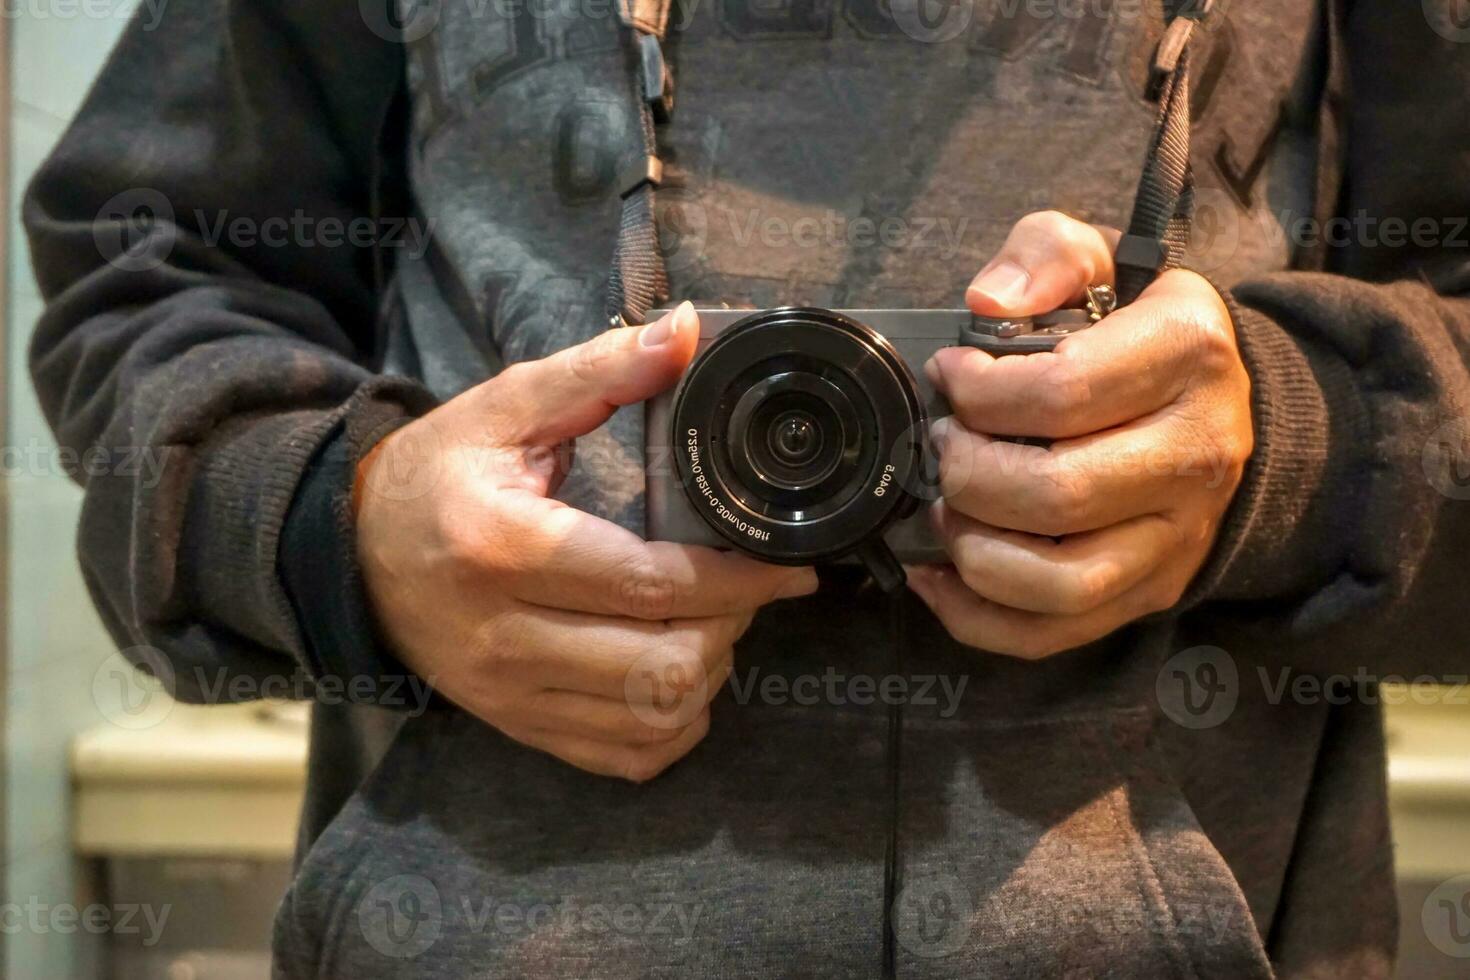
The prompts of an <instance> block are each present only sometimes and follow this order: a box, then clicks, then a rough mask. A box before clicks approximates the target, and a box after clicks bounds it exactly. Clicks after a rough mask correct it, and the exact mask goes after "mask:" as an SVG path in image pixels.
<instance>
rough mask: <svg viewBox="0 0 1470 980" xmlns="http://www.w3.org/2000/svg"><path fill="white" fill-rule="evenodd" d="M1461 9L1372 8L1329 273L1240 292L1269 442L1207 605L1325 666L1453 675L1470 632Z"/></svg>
mask: <svg viewBox="0 0 1470 980" xmlns="http://www.w3.org/2000/svg"><path fill="white" fill-rule="evenodd" d="M1454 6H1455V4H1454V3H1453V2H1452V0H1425V2H1424V3H1423V4H1422V5H1421V4H1419V3H1413V4H1404V3H1396V2H1392V0H1359V2H1356V3H1352V4H1350V6H1349V8H1348V13H1347V16H1346V19H1345V22H1344V32H1343V33H1344V37H1343V41H1344V50H1345V56H1346V69H1347V72H1346V74H1347V87H1348V91H1347V98H1346V102H1345V106H1344V108H1345V112H1346V129H1347V151H1346V152H1347V156H1346V161H1345V183H1344V186H1343V192H1342V196H1341V199H1340V205H1339V211H1338V215H1339V217H1338V218H1337V219H1336V220H1335V221H1334V222H1332V223H1331V224H1330V225H1329V226H1328V227H1326V228H1323V229H1319V230H1318V231H1319V232H1320V233H1321V234H1322V235H1323V236H1324V241H1325V242H1326V243H1327V245H1328V247H1329V253H1328V254H1329V258H1328V266H1327V268H1328V271H1327V272H1323V273H1305V272H1285V273H1278V274H1274V275H1270V276H1266V277H1263V278H1260V279H1257V280H1254V281H1248V282H1243V283H1240V284H1238V285H1236V286H1235V287H1234V288H1233V289H1232V290H1230V291H1228V295H1227V296H1226V300H1227V303H1228V305H1229V306H1230V307H1231V312H1232V315H1233V317H1234V320H1235V327H1236V333H1237V337H1238V339H1239V342H1240V348H1241V353H1242V357H1243V359H1244V360H1245V363H1246V367H1247V370H1248V372H1249V374H1250V377H1251V382H1252V389H1253V390H1252V405H1251V408H1252V413H1253V417H1254V423H1255V437H1256V450H1255V452H1254V454H1253V456H1252V458H1251V460H1250V461H1249V462H1248V464H1247V468H1246V472H1245V476H1244V479H1243V482H1242V485H1241V487H1240V489H1239V491H1238V492H1237V494H1236V498H1235V501H1234V502H1233V504H1232V507H1231V511H1230V513H1229V514H1228V515H1227V519H1226V523H1225V526H1224V527H1223V528H1222V532H1221V537H1220V540H1219V542H1218V544H1217V546H1216V549H1215V554H1214V556H1213V557H1212V559H1211V561H1210V562H1209V563H1208V564H1207V566H1206V568H1205V569H1204V571H1203V572H1202V573H1201V576H1200V578H1199V580H1198V581H1197V582H1196V585H1195V588H1194V590H1193V591H1194V595H1195V598H1196V599H1201V600H1204V602H1203V604H1202V605H1201V606H1199V607H1198V609H1197V611H1198V612H1199V613H1201V614H1203V615H1206V616H1209V617H1210V618H1211V621H1212V623H1213V625H1214V627H1215V628H1216V629H1218V630H1221V631H1223V633H1217V635H1226V634H1228V633H1229V632H1231V631H1234V630H1237V629H1238V630H1241V631H1245V632H1256V633H1260V634H1261V635H1262V636H1263V637H1266V638H1270V639H1271V640H1272V642H1271V643H1270V645H1271V646H1272V647H1273V648H1274V649H1277V650H1282V651H1285V650H1290V651H1291V653H1290V656H1291V657H1293V658H1295V659H1297V660H1299V661H1300V666H1302V667H1303V668H1305V669H1312V670H1319V671H1330V672H1339V671H1352V670H1356V669H1364V670H1367V671H1370V672H1374V673H1377V674H1378V675H1380V676H1383V675H1387V674H1401V675H1406V676H1419V675H1439V676H1449V675H1456V674H1463V673H1464V664H1465V662H1466V659H1467V655H1466V653H1465V651H1466V650H1470V620H1467V618H1466V617H1465V616H1462V615H1460V611H1461V609H1462V607H1463V603H1464V600H1465V595H1466V592H1465V586H1464V570H1465V568H1466V560H1467V556H1470V370H1467V367H1466V358H1467V356H1470V229H1467V222H1470V219H1467V217H1466V216H1470V31H1465V30H1463V29H1461V30H1458V31H1456V30H1455V29H1454V26H1455V25H1456V24H1457V23H1458V22H1457V21H1455V20H1454V16H1455V15H1454V9H1453V8H1454ZM1259 639H1260V637H1257V638H1256V641H1257V642H1258V641H1259Z"/></svg>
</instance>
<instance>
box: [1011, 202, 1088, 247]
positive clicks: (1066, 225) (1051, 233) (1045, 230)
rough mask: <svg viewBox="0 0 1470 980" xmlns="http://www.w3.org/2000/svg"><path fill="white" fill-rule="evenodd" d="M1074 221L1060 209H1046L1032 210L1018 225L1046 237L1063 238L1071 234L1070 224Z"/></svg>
mask: <svg viewBox="0 0 1470 980" xmlns="http://www.w3.org/2000/svg"><path fill="white" fill-rule="evenodd" d="M1074 223H1075V222H1074V221H1073V219H1072V218H1069V217H1067V216H1066V215H1065V214H1063V213H1062V212H1060V211H1057V210H1055V209H1048V210H1045V211H1032V212H1031V213H1030V214H1028V215H1026V216H1025V217H1024V218H1022V219H1021V220H1020V221H1019V222H1017V225H1018V226H1021V227H1024V228H1025V229H1026V230H1027V231H1030V232H1035V233H1036V234H1038V235H1042V236H1044V237H1047V238H1054V239H1059V240H1065V239H1066V238H1067V236H1068V235H1070V234H1072V232H1073V229H1072V225H1073V224H1074Z"/></svg>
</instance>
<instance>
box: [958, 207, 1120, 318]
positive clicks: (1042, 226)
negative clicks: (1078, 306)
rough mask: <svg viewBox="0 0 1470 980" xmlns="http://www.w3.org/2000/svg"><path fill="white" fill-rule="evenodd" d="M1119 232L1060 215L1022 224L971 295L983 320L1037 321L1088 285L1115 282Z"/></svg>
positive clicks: (1035, 217)
mask: <svg viewBox="0 0 1470 980" xmlns="http://www.w3.org/2000/svg"><path fill="white" fill-rule="evenodd" d="M1118 236H1119V232H1117V231H1116V230H1114V229H1112V228H1103V227H1099V226H1095V225H1089V224H1087V223H1086V222H1082V221H1078V220H1077V219H1076V218H1072V217H1069V216H1067V215H1065V214H1061V213H1059V212H1056V211H1038V212H1036V213H1034V214H1028V215H1026V216H1025V217H1024V218H1022V219H1021V220H1020V221H1018V222H1016V225H1015V227H1013V228H1012V229H1011V232H1010V235H1009V236H1008V237H1007V238H1006V241H1005V244H1004V245H1002V246H1001V248H1000V251H999V253H997V254H996V256H995V258H993V259H991V260H990V262H989V263H987V264H986V266H985V268H983V269H981V270H980V272H979V274H978V275H976V276H975V280H974V281H973V282H971V283H970V287H969V289H967V290H966V291H965V302H966V305H968V306H969V307H970V310H971V311H972V312H974V313H978V314H980V315H981V316H995V317H1002V316H1035V315H1036V314H1038V313H1050V312H1051V311H1052V310H1055V309H1059V308H1060V307H1063V306H1066V305H1067V304H1068V303H1071V302H1075V301H1076V300H1078V299H1080V298H1081V297H1082V294H1083V290H1084V289H1085V288H1086V287H1087V286H1093V285H1099V284H1102V283H1107V284H1109V285H1111V284H1112V282H1113V251H1114V249H1116V248H1117V244H1118Z"/></svg>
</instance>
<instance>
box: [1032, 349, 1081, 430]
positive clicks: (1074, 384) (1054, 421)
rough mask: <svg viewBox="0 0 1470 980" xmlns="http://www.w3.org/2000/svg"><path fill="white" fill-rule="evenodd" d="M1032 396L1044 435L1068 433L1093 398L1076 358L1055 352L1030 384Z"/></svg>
mask: <svg viewBox="0 0 1470 980" xmlns="http://www.w3.org/2000/svg"><path fill="white" fill-rule="evenodd" d="M1032 398H1033V399H1034V405H1033V406H1032V411H1033V413H1034V415H1035V418H1036V421H1037V424H1038V425H1039V426H1041V427H1042V429H1043V430H1044V432H1043V434H1054V433H1060V432H1070V431H1071V429H1072V427H1073V424H1074V422H1075V421H1076V419H1077V417H1078V416H1079V415H1080V414H1081V413H1082V412H1084V411H1085V410H1086V409H1087V407H1088V405H1089V404H1090V403H1091V401H1092V384H1091V382H1090V381H1089V380H1088V378H1087V374H1086V372H1085V371H1084V370H1083V369H1082V368H1081V367H1080V366H1079V365H1078V364H1077V362H1076V361H1074V360H1071V359H1070V358H1067V357H1064V356H1061V355H1056V356H1054V357H1053V358H1052V363H1051V364H1050V365H1049V366H1048V367H1047V369H1046V370H1045V371H1043V372H1042V374H1041V377H1040V379H1039V381H1038V383H1037V384H1036V385H1035V386H1034V387H1033V389H1032Z"/></svg>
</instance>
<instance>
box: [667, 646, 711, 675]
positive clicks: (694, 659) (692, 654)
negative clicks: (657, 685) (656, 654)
mask: <svg viewBox="0 0 1470 980" xmlns="http://www.w3.org/2000/svg"><path fill="white" fill-rule="evenodd" d="M661 659H662V660H663V669H664V671H665V676H667V677H671V678H675V679H678V680H680V681H682V682H684V683H686V684H692V683H694V682H696V681H697V680H698V679H699V678H702V677H704V675H705V668H704V658H703V657H702V656H701V655H700V651H699V650H696V649H694V648H693V647H689V646H684V645H682V644H681V645H676V646H672V647H669V648H668V649H667V650H666V651H665V652H664V655H663V657H662V658H661Z"/></svg>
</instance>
